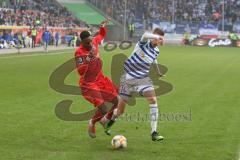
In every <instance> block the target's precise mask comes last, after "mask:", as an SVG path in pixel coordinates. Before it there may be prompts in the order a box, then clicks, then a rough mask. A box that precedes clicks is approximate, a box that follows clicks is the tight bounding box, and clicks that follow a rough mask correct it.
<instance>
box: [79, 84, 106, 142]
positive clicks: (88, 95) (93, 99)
mask: <svg viewBox="0 0 240 160" xmlns="http://www.w3.org/2000/svg"><path fill="white" fill-rule="evenodd" d="M81 90H82V95H83V97H84V98H85V99H86V100H87V101H89V102H90V103H92V104H93V105H94V107H96V108H97V110H96V112H95V114H94V115H93V116H92V118H91V119H90V120H89V124H88V134H89V136H90V137H91V138H95V137H96V129H95V123H96V122H98V121H100V120H101V118H102V117H103V116H104V115H105V114H106V113H107V107H106V106H105V104H104V99H103V98H102V95H101V92H100V90H99V88H98V86H97V85H96V84H92V85H91V86H90V85H88V86H81Z"/></svg>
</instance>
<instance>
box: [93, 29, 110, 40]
mask: <svg viewBox="0 0 240 160" xmlns="http://www.w3.org/2000/svg"><path fill="white" fill-rule="evenodd" d="M106 35H107V29H106V27H100V29H99V33H98V35H97V36H96V37H95V38H94V41H95V43H97V44H99V43H101V41H102V40H103V39H104V38H105V37H106Z"/></svg>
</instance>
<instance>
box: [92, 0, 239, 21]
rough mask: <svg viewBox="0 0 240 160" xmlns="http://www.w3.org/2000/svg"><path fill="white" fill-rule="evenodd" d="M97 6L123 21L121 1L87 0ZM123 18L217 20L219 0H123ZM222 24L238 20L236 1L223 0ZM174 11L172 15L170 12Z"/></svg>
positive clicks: (219, 11) (220, 18)
mask: <svg viewBox="0 0 240 160" xmlns="http://www.w3.org/2000/svg"><path fill="white" fill-rule="evenodd" d="M88 2H90V3H91V4H93V5H95V6H96V7H97V8H99V9H101V10H103V11H104V12H105V13H107V14H108V15H110V16H112V17H114V18H115V19H117V20H118V21H120V22H121V23H123V22H124V14H125V13H124V12H125V0H100V1H99V0H88ZM126 2H127V3H126V11H127V13H126V14H127V16H126V17H127V21H128V23H132V21H134V20H136V19H137V20H142V21H147V22H148V21H151V20H153V21H156V20H159V21H168V22H173V23H185V22H188V23H189V22H201V21H213V22H219V23H221V20H222V9H223V0H147V1H146V0H127V1H126ZM224 4H225V6H224V8H225V23H226V24H233V23H235V22H237V21H240V0H224ZM173 13H174V14H173Z"/></svg>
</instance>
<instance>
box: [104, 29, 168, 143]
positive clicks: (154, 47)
mask: <svg viewBox="0 0 240 160" xmlns="http://www.w3.org/2000/svg"><path fill="white" fill-rule="evenodd" d="M163 40H164V32H163V31H162V30H161V29H159V28H156V29H154V30H153V32H152V33H150V32H146V33H144V34H143V36H142V38H141V40H140V41H139V42H138V43H137V44H136V46H135V48H134V50H133V52H132V55H131V56H130V57H129V58H128V59H127V60H126V61H125V63H124V70H125V73H124V75H123V76H122V77H121V82H120V88H119V103H118V107H117V108H116V109H115V110H114V114H113V116H112V119H111V121H109V122H107V124H106V130H109V129H110V127H111V126H112V124H113V123H114V121H115V119H116V118H117V117H119V116H120V115H122V114H123V112H124V109H125V105H126V103H127V102H128V101H129V99H130V98H131V96H132V93H133V92H138V93H139V94H140V95H142V96H143V97H145V98H146V100H147V101H148V102H149V107H150V120H151V129H152V130H151V137H152V140H153V141H160V140H163V137H162V136H160V135H159V134H158V132H157V121H158V104H157V98H156V94H155V90H154V87H153V83H152V80H151V79H150V78H149V76H148V73H149V70H150V67H151V65H152V64H153V63H154V64H155V65H156V68H157V74H158V75H159V76H164V75H163V74H162V73H161V72H160V69H159V67H158V65H157V64H158V62H157V56H158V55H159V49H158V46H160V45H162V44H163ZM102 121H104V118H103V119H102Z"/></svg>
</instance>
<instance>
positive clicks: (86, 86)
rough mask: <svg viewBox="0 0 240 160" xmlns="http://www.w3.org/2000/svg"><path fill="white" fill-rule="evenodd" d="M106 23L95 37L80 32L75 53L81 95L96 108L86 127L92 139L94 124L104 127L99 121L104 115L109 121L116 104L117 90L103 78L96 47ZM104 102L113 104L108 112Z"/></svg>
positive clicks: (102, 122) (86, 32)
mask: <svg viewBox="0 0 240 160" xmlns="http://www.w3.org/2000/svg"><path fill="white" fill-rule="evenodd" d="M108 23H109V20H105V21H103V22H102V23H101V26H100V30H99V33H98V34H97V35H96V36H95V37H91V33H90V32H89V31H82V32H81V34H80V38H81V44H80V46H79V48H78V49H77V50H76V52H75V61H76V66H77V71H78V73H79V75H80V80H79V86H80V88H81V92H82V95H83V97H84V98H85V99H86V100H88V101H89V102H90V103H92V104H93V105H94V107H96V108H97V110H96V112H95V114H94V115H93V116H92V118H91V119H90V121H89V125H88V133H89V136H90V137H92V138H95V137H96V129H95V123H96V122H98V121H100V123H101V124H102V125H103V126H104V123H105V122H106V120H104V121H101V119H102V118H103V116H104V115H105V117H106V118H107V119H110V118H111V117H112V112H113V110H114V109H115V108H116V107H117V104H118V98H117V96H118V92H117V88H116V87H115V85H114V84H113V82H112V81H111V80H110V79H109V78H108V77H106V76H104V74H103V71H102V61H101V59H100V55H99V50H98V45H99V44H100V43H101V41H102V40H103V39H104V38H105V37H106V32H107V31H106V28H105V26H106V25H107V24H108ZM105 102H110V103H112V104H113V106H112V108H111V109H109V111H108V109H107V106H106V104H105ZM105 117H104V118H105ZM104 118H103V119H104ZM107 134H110V133H107Z"/></svg>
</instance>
